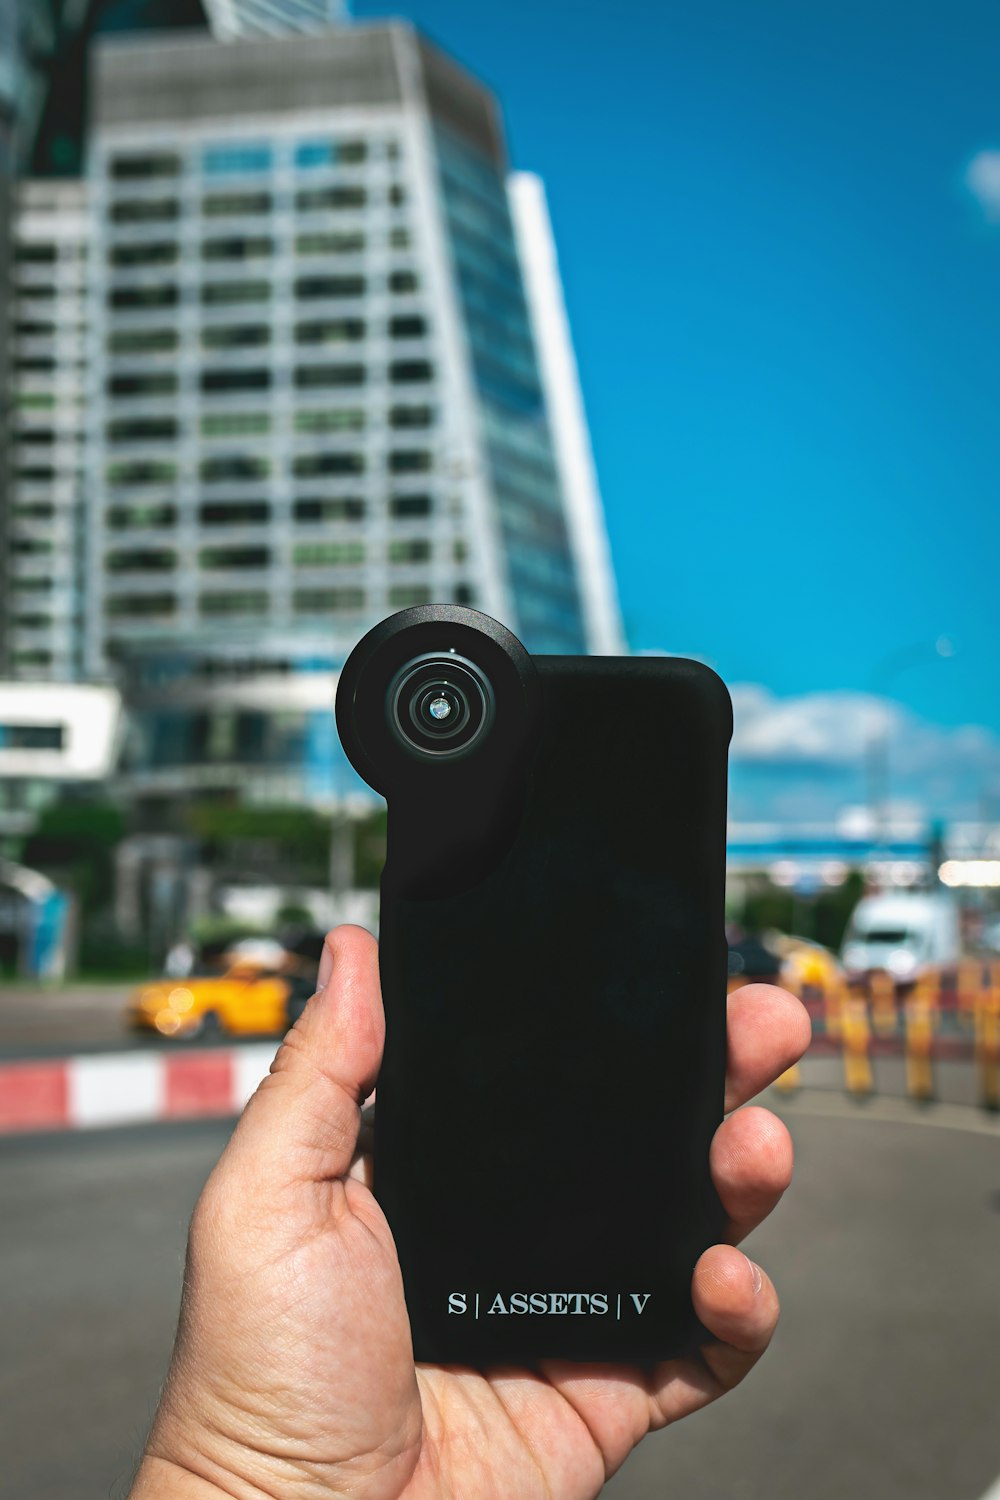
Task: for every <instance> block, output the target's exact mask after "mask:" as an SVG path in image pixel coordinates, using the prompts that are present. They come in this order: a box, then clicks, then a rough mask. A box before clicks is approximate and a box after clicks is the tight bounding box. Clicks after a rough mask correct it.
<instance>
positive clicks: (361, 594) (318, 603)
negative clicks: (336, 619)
mask: <svg viewBox="0 0 1000 1500" xmlns="http://www.w3.org/2000/svg"><path fill="white" fill-rule="evenodd" d="M292 602H293V605H294V608H295V613H296V614H299V615H325V614H334V613H336V611H337V610H342V609H343V610H348V609H349V610H359V609H363V608H364V604H365V591H364V589H296V590H295V593H294V595H293V596H292Z"/></svg>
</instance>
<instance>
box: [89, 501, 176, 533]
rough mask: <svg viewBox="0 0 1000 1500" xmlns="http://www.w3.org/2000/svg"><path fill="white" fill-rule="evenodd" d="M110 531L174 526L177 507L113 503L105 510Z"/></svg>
mask: <svg viewBox="0 0 1000 1500" xmlns="http://www.w3.org/2000/svg"><path fill="white" fill-rule="evenodd" d="M105 522H106V524H107V527H108V530H109V531H141V530H145V529H147V528H155V527H159V526H174V525H176V522H177V507H176V506H174V505H112V506H111V507H110V509H109V510H107V511H106V512H105Z"/></svg>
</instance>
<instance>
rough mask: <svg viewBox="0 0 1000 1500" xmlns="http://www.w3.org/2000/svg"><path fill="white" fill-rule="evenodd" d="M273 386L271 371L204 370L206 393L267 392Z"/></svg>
mask: <svg viewBox="0 0 1000 1500" xmlns="http://www.w3.org/2000/svg"><path fill="white" fill-rule="evenodd" d="M270 384H271V372H270V370H260V369H249V370H248V369H234V370H203V371H202V375H201V388H202V390H203V391H205V392H206V393H209V394H211V393H212V392H218V393H220V394H221V393H222V392H225V391H266V390H267V389H268V388H269V386H270Z"/></svg>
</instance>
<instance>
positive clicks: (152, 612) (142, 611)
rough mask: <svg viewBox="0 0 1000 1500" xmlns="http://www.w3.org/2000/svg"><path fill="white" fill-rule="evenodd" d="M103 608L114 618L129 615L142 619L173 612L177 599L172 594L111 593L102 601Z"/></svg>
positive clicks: (175, 609)
mask: <svg viewBox="0 0 1000 1500" xmlns="http://www.w3.org/2000/svg"><path fill="white" fill-rule="evenodd" d="M104 608H105V611H106V612H107V613H108V614H109V615H111V616H113V617H116V618H121V617H122V616H130V617H132V618H134V619H137V620H144V619H149V618H151V617H154V616H166V615H172V614H175V613H176V611H177V599H176V597H175V595H173V594H111V595H109V597H108V598H107V599H106V600H105V601H104Z"/></svg>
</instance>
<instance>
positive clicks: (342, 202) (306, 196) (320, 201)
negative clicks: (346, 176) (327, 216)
mask: <svg viewBox="0 0 1000 1500" xmlns="http://www.w3.org/2000/svg"><path fill="white" fill-rule="evenodd" d="M367 199H368V194H367V193H366V192H365V189H364V188H363V187H359V186H356V185H354V184H346V183H338V184H336V185H335V186H332V187H322V188H303V189H302V191H301V192H298V193H296V194H295V207H296V208H297V209H298V211H299V213H300V214H314V213H323V212H324V211H326V210H329V209H333V210H337V209H348V208H364V206H365V203H366V202H367Z"/></svg>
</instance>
